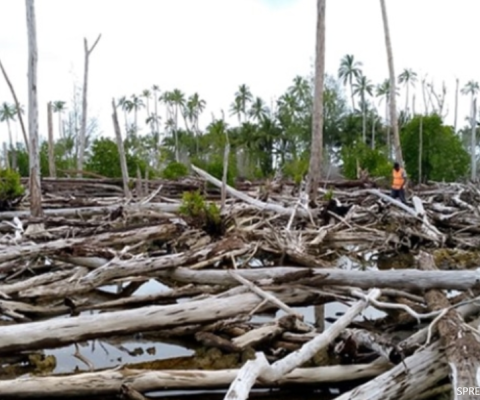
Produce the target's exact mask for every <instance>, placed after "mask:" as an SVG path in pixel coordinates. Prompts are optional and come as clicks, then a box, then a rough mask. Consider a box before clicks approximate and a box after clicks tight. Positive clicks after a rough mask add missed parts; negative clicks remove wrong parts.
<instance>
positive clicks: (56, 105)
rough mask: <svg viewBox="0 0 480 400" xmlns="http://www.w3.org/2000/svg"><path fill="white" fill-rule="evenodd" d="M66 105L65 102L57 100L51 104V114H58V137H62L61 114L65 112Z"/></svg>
mask: <svg viewBox="0 0 480 400" xmlns="http://www.w3.org/2000/svg"><path fill="white" fill-rule="evenodd" d="M66 104H67V103H66V102H65V101H61V100H57V101H54V102H53V103H52V105H53V112H54V113H58V137H62V114H63V112H64V111H65V109H66V107H65V105H66Z"/></svg>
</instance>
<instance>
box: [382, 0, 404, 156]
mask: <svg viewBox="0 0 480 400" xmlns="http://www.w3.org/2000/svg"><path fill="white" fill-rule="evenodd" d="M380 6H381V9H382V19H383V28H384V32H385V46H386V48H387V58H388V70H389V73H390V125H391V127H392V131H393V140H394V144H395V158H396V160H397V162H399V163H400V164H401V165H403V155H402V147H401V143H400V132H399V129H398V120H397V102H396V98H395V97H396V96H395V93H396V82H395V68H394V65H393V51H392V43H391V39H390V30H389V27H388V17H387V9H386V6H385V0H380Z"/></svg>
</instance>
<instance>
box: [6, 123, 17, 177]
mask: <svg viewBox="0 0 480 400" xmlns="http://www.w3.org/2000/svg"><path fill="white" fill-rule="evenodd" d="M6 121H7V128H8V139H9V140H10V153H11V154H12V169H13V170H14V171H16V170H17V151H16V149H15V145H14V143H13V136H12V127H11V126H10V120H9V119H8V118H7V120H6Z"/></svg>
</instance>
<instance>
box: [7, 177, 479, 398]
mask: <svg viewBox="0 0 480 400" xmlns="http://www.w3.org/2000/svg"><path fill="white" fill-rule="evenodd" d="M194 170H195V172H196V173H197V175H198V176H199V178H198V177H197V178H195V179H193V178H191V179H190V183H189V184H187V183H185V182H183V183H178V182H177V183H173V182H168V183H167V182H164V183H162V184H161V185H160V186H156V184H155V185H152V187H150V186H149V187H148V188H147V189H148V190H146V193H144V197H140V196H137V197H136V198H135V199H134V200H132V199H128V200H126V199H123V198H122V197H121V193H120V191H117V192H118V193H117V195H116V196H113V195H112V196H110V195H106V193H107V192H108V191H109V190H110V189H107V187H109V186H115V184H114V183H112V182H106V183H105V182H104V183H102V184H104V185H106V187H105V188H104V189H103V190H104V191H103V192H102V194H101V196H95V193H97V192H96V191H95V190H96V189H95V188H96V186H94V185H96V184H99V182H98V181H96V182H89V181H88V180H84V182H82V184H81V185H80V184H79V183H78V181H75V180H73V179H72V180H70V181H68V182H69V183H68V184H67V183H65V182H67V180H64V181H63V183H62V185H64V186H62V187H64V188H68V187H71V189H70V191H69V190H68V189H65V190H64V191H65V196H63V197H62V193H61V192H62V190H63V189H62V190H58V188H57V189H55V190H57V191H56V192H55V194H52V193H50V194H48V191H49V190H54V189H51V188H50V189H49V188H48V184H46V183H45V181H44V190H45V192H44V193H45V198H44V207H45V210H44V211H45V217H44V218H42V219H41V220H32V219H30V218H29V215H28V211H27V210H17V211H11V212H4V213H0V360H1V362H0V394H1V396H0V398H1V399H8V398H39V397H42V396H43V397H45V398H52V397H58V398H70V397H73V396H84V397H85V398H91V399H93V398H94V397H93V396H100V395H102V396H107V395H111V396H116V395H120V394H121V395H123V396H124V397H125V398H130V399H145V398H148V396H149V393H151V392H154V391H159V390H166V389H181V390H189V389H199V388H201V389H207V388H208V389H210V388H211V389H214V388H215V389H217V388H223V389H224V390H225V391H226V392H225V395H224V398H225V399H229V400H235V399H236V400H240V399H247V398H248V396H249V393H250V392H251V390H252V388H284V387H287V388H288V387H298V385H302V387H309V388H312V389H322V390H323V391H326V392H328V390H332V389H336V390H337V391H339V392H337V393H339V394H336V395H331V396H330V397H331V398H335V399H338V400H347V399H348V400H354V399H379V400H386V399H412V398H415V399H428V398H436V396H438V395H439V394H441V393H449V392H452V393H453V392H454V393H457V392H458V390H457V388H463V387H467V388H475V387H478V386H480V382H478V381H477V379H478V378H477V376H480V374H479V363H480V361H479V360H480V343H479V334H480V333H479V331H478V328H479V323H480V320H479V315H480V297H478V296H480V272H479V271H477V270H476V269H475V268H474V267H476V266H477V262H478V260H480V257H479V256H478V254H477V253H476V250H477V249H478V248H480V236H478V235H477V234H478V229H480V228H479V226H480V208H479V205H480V191H479V190H478V189H477V188H476V187H474V186H472V185H430V186H428V187H420V188H415V190H412V191H410V196H409V199H410V200H409V201H410V203H409V204H402V203H399V202H398V201H396V200H393V199H391V198H390V197H389V196H388V195H387V194H386V193H384V192H382V191H381V190H379V189H377V188H373V187H365V186H363V187H361V185H358V186H357V188H356V189H352V188H348V186H349V185H343V187H342V184H341V183H340V184H339V185H337V186H335V185H333V184H331V185H330V184H329V185H326V186H325V187H324V188H323V189H321V190H320V192H319V197H318V199H316V201H314V202H308V201H307V199H306V197H305V195H304V194H303V193H297V194H294V193H293V192H292V187H291V186H289V185H282V184H281V183H275V182H273V183H271V184H269V185H263V186H257V185H252V186H250V187H249V188H244V189H245V190H239V189H238V188H236V189H234V188H232V187H229V186H228V185H222V182H220V181H218V180H217V179H215V178H213V177H212V176H210V175H208V174H207V173H205V172H204V171H202V170H200V169H198V168H195V167H194ZM192 182H197V183H198V184H195V185H194V184H193V183H192ZM206 182H208V183H209V184H210V185H213V186H215V187H218V188H219V189H220V188H221V190H225V191H226V193H227V194H228V195H229V196H228V197H229V199H228V200H227V202H226V203H225V204H220V203H219V207H221V210H222V214H221V215H222V224H223V231H222V232H224V234H221V235H219V234H218V232H215V233H212V232H210V231H209V230H208V229H207V228H206V227H205V226H204V225H202V224H199V223H198V221H195V219H194V218H192V217H191V216H185V215H184V214H182V213H179V209H180V206H181V204H182V203H181V195H182V193H183V191H185V190H196V189H198V188H201V187H205V186H206V185H205V183H206ZM118 183H119V182H118ZM52 185H54V184H53V183H52ZM89 185H92V186H89ZM168 185H169V186H168ZM350 186H355V185H350ZM117 187H119V188H121V187H120V186H117ZM167 187H168V190H167V191H166V192H163V190H164V189H165V188H167ZM81 188H82V189H81ZM82 190H84V191H85V192H84V194H83V197H82V196H81V195H79V194H78V192H79V191H82ZM165 190H166V189H165ZM87 193H88V194H87ZM49 201H50V203H49ZM62 204H63V206H61V205H62ZM23 206H25V204H24V205H23ZM30 225H41V226H42V227H43V230H41V231H40V232H39V230H38V229H37V230H35V234H33V235H31V234H29V232H28V229H27V227H28V226H30ZM446 253H448V254H449V256H450V258H448V260H447V262H445V258H441V257H440V255H442V254H446ZM385 254H388V255H389V256H390V257H393V259H395V258H396V257H402V255H405V254H408V255H409V256H411V259H410V260H411V263H410V264H408V265H404V266H403V267H402V269H393V268H387V269H381V270H380V269H378V268H372V266H374V265H375V260H374V261H373V264H372V260H366V257H367V256H368V255H370V257H372V255H373V259H377V258H379V257H381V256H382V255H385ZM342 255H348V256H349V257H350V258H352V259H354V260H356V261H357V262H358V263H359V264H362V265H361V266H363V267H362V268H356V269H346V268H341V267H339V266H338V259H339V257H340V256H342ZM462 260H468V261H469V262H467V263H463V264H462ZM369 263H370V264H369ZM459 264H462V266H463V268H461V269H460V268H459V267H458V265H459ZM365 266H367V268H364V267H365ZM368 267H370V268H368ZM152 280H156V281H158V282H160V283H162V284H163V285H165V286H167V287H168V290H163V291H159V292H157V293H152V294H149V295H138V294H134V293H135V292H136V291H137V290H138V289H139V288H140V287H141V286H142V285H145V284H147V283H148V282H150V281H152ZM110 285H114V286H116V287H117V291H116V293H111V292H107V291H106V290H105V287H106V286H110ZM452 291H456V293H452ZM332 302H338V303H342V304H344V305H346V306H348V309H347V311H346V312H345V313H344V314H343V315H340V316H338V318H334V319H332V320H329V321H327V322H330V325H329V326H328V327H326V328H325V326H324V323H323V321H322V320H321V318H320V319H319V321H317V323H312V322H310V321H306V320H305V317H304V316H303V315H302V314H301V313H299V311H298V308H297V307H301V306H314V307H315V309H316V311H318V312H319V313H321V310H322V309H323V306H324V305H325V304H327V303H332ZM372 308H375V309H377V310H380V311H382V312H383V313H385V316H382V317H379V318H376V319H373V320H368V319H366V318H365V317H364V318H363V319H362V318H359V317H361V316H362V313H363V312H364V311H365V310H367V309H372ZM277 310H281V313H277V314H275V312H276V311H277ZM265 313H270V314H269V315H271V316H272V317H271V319H270V320H269V321H268V322H262V323H260V322H255V320H252V319H253V317H254V316H256V315H259V314H265ZM400 332H402V335H400ZM137 333H142V334H148V335H151V336H152V337H155V338H156V339H157V340H159V341H173V340H174V341H177V342H178V341H182V342H183V343H190V344H189V346H193V347H196V348H202V349H204V350H206V351H216V352H217V353H218V355H219V357H230V358H229V360H233V361H232V362H230V364H228V368H221V369H218V368H213V367H212V366H204V367H203V368H198V367H197V368H193V369H192V368H190V369H186V368H183V369H179V368H176V369H175V368H172V369H152V368H148V367H147V368H145V366H141V365H122V364H119V365H118V366H117V367H116V368H114V369H101V368H98V367H97V366H95V365H94V363H93V362H91V361H90V360H88V358H87V357H85V356H83V355H82V354H81V352H80V350H78V348H77V352H76V357H77V358H78V359H79V360H81V361H82V362H83V363H84V368H83V369H81V370H80V371H78V372H77V373H69V374H62V375H59V374H56V375H55V374H50V373H45V371H43V372H41V373H39V372H38V371H36V369H35V360H38V357H39V355H40V356H41V355H42V352H43V351H44V350H46V349H52V348H58V347H61V346H65V345H69V344H77V343H79V342H82V341H86V340H90V339H104V338H113V337H115V338H120V339H121V338H122V337H126V336H127V335H132V334H137ZM400 336H402V337H400ZM11 371H24V373H23V374H21V373H18V374H16V375H17V376H12V373H11ZM25 371H26V372H25ZM18 375H22V376H18ZM335 396H336V397H335ZM456 398H462V399H474V398H476V397H475V393H471V392H468V391H467V393H466V394H464V395H462V396H457V397H456Z"/></svg>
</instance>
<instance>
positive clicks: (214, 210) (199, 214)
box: [179, 190, 223, 234]
mask: <svg viewBox="0 0 480 400" xmlns="http://www.w3.org/2000/svg"><path fill="white" fill-rule="evenodd" d="M179 212H180V214H183V215H185V216H187V217H190V218H192V219H194V220H196V221H197V223H198V224H199V225H200V226H201V227H202V228H203V229H205V230H206V231H207V232H208V233H210V234H214V233H222V232H223V227H222V218H221V215H220V209H219V208H218V207H217V205H216V204H215V203H206V202H205V199H204V198H203V196H202V195H201V194H200V192H199V191H198V190H197V191H195V192H185V193H184V194H183V196H182V204H181V206H180V209H179Z"/></svg>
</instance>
